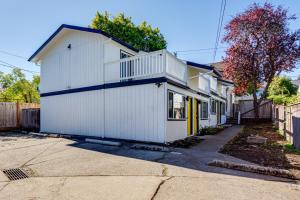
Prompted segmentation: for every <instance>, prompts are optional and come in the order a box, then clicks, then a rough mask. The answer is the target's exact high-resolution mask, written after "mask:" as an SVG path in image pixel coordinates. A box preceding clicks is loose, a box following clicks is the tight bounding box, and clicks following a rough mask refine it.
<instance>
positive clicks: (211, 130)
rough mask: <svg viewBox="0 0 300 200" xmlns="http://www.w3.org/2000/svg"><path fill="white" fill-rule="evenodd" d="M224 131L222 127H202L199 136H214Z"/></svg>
mask: <svg viewBox="0 0 300 200" xmlns="http://www.w3.org/2000/svg"><path fill="white" fill-rule="evenodd" d="M223 129H224V127H223V126H217V127H209V126H207V127H203V128H202V129H200V134H201V135H215V134H217V133H219V132H220V131H222V130H223Z"/></svg>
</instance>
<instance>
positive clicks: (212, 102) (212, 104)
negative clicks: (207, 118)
mask: <svg viewBox="0 0 300 200" xmlns="http://www.w3.org/2000/svg"><path fill="white" fill-rule="evenodd" d="M216 104H217V101H216V100H215V99H210V109H211V114H213V115H214V114H216Z"/></svg>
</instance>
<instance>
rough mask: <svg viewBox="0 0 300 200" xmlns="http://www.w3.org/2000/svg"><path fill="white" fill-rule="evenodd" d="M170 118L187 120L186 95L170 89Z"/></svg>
mask: <svg viewBox="0 0 300 200" xmlns="http://www.w3.org/2000/svg"><path fill="white" fill-rule="evenodd" d="M168 119H170V120H185V96H184V95H182V94H179V93H176V92H173V91H168Z"/></svg>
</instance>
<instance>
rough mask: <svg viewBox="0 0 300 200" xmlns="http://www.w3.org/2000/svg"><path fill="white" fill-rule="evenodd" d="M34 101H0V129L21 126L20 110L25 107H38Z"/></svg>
mask: <svg viewBox="0 0 300 200" xmlns="http://www.w3.org/2000/svg"><path fill="white" fill-rule="evenodd" d="M39 107H40V105H39V104H36V103H16V102H0V130H12V129H19V128H21V121H22V120H27V119H24V118H22V110H24V109H27V108H39Z"/></svg>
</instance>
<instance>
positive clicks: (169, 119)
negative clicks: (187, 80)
mask: <svg viewBox="0 0 300 200" xmlns="http://www.w3.org/2000/svg"><path fill="white" fill-rule="evenodd" d="M170 93H172V94H173V100H172V103H173V105H172V109H173V112H172V113H173V115H174V94H179V95H181V96H182V97H183V101H184V107H183V108H184V111H183V114H184V116H183V118H180V119H176V118H170V116H169V114H170V113H169V106H170V105H169V94H170ZM167 99H168V100H167V101H168V102H167V119H168V121H186V115H187V114H186V111H187V110H186V95H184V94H182V93H179V92H176V91H173V90H167Z"/></svg>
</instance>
